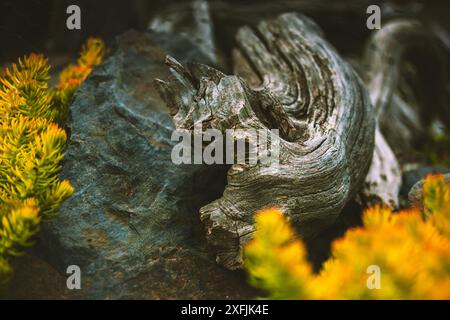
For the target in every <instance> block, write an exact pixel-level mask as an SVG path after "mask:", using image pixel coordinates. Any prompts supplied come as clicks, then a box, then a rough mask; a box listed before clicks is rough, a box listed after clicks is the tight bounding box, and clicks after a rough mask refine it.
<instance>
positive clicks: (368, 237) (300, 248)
mask: <svg viewBox="0 0 450 320" xmlns="http://www.w3.org/2000/svg"><path fill="white" fill-rule="evenodd" d="M423 191H424V207H423V209H419V208H411V209H409V210H405V211H401V212H398V213H394V212H393V211H392V210H391V209H389V208H386V207H382V206H374V207H372V208H369V209H367V210H366V211H365V212H364V215H363V226H362V227H360V228H355V229H351V230H349V231H347V233H346V234H345V236H344V237H343V238H341V239H338V240H335V241H334V242H333V244H332V249H331V258H330V259H329V260H328V261H326V262H325V264H324V266H323V268H322V270H321V272H320V273H319V274H314V273H313V272H312V269H311V266H310V264H309V262H308V261H307V259H306V250H305V247H304V245H303V243H302V241H301V240H299V239H297V238H296V237H295V233H294V231H293V229H292V228H291V226H290V224H289V221H288V220H287V219H286V218H285V217H284V216H283V214H282V212H281V211H280V210H278V209H276V208H273V209H266V210H262V211H260V212H259V213H257V214H256V219H255V220H256V232H255V236H254V238H253V240H252V241H251V242H250V243H249V244H248V245H247V246H246V248H245V259H244V261H245V268H246V270H247V271H248V273H249V276H250V281H251V283H252V284H253V285H255V286H257V287H259V288H261V289H263V290H265V291H267V292H268V293H269V296H268V297H269V298H271V299H450V184H449V183H448V182H445V180H444V178H443V177H442V176H430V177H428V178H427V179H426V180H425V182H424V184H423ZM371 266H375V267H376V268H378V269H379V271H380V274H379V277H380V282H379V287H375V288H374V287H371V286H369V285H368V281H369V280H370V277H371V276H372V273H371V272H368V270H370V269H369V268H370V267H371Z"/></svg>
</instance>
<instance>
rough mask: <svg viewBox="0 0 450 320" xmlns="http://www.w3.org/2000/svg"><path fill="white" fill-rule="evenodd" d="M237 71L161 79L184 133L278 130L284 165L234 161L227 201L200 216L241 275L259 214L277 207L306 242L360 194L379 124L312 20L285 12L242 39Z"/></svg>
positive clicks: (197, 68)
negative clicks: (201, 127) (203, 129)
mask: <svg viewBox="0 0 450 320" xmlns="http://www.w3.org/2000/svg"><path fill="white" fill-rule="evenodd" d="M237 44H238V46H237V49H236V50H235V69H236V73H237V74H239V75H241V76H242V77H245V78H246V80H247V81H246V80H244V79H242V78H241V77H238V76H227V75H225V74H223V73H221V72H220V71H218V70H215V69H213V68H210V67H207V66H204V65H188V68H187V69H186V68H185V67H183V66H181V65H180V64H178V63H177V62H176V61H174V60H173V59H170V58H169V59H168V64H169V66H170V67H171V70H172V72H173V77H172V78H171V79H169V81H168V82H165V81H162V80H157V81H156V84H157V87H158V89H159V91H160V94H161V96H162V97H163V99H165V101H166V103H167V104H168V106H169V108H170V109H171V110H172V115H173V119H174V123H175V125H176V127H177V128H186V129H192V128H193V127H194V126H195V124H196V123H198V122H200V121H202V122H203V124H205V123H206V124H207V127H210V128H215V129H219V130H222V131H223V130H225V129H232V128H234V129H259V128H268V129H272V128H278V129H280V138H281V141H280V163H279V165H276V166H273V165H265V164H262V163H258V164H256V165H250V164H244V165H242V164H234V165H232V166H231V168H230V169H229V171H228V184H227V186H226V188H225V191H224V193H223V196H222V197H221V198H220V199H217V200H216V201H213V202H212V203H210V204H208V205H206V206H204V207H203V208H201V210H200V216H201V220H202V221H203V222H204V223H205V226H206V229H207V240H208V242H209V243H210V244H211V246H212V247H213V248H214V250H215V253H216V256H217V261H218V262H219V263H221V264H223V265H224V266H226V267H227V268H230V269H236V268H239V267H240V266H241V263H242V247H243V245H244V244H245V243H246V242H247V241H248V240H249V238H250V237H251V234H252V232H253V231H254V227H253V215H254V213H255V212H256V211H258V210H260V209H261V208H264V207H269V206H277V207H280V208H282V209H283V211H284V213H285V214H286V215H287V216H289V217H290V218H291V219H292V221H293V223H294V225H295V226H296V227H297V229H298V231H299V232H300V234H301V235H302V236H303V237H311V236H313V235H315V234H317V233H319V232H320V231H321V230H323V229H324V228H326V227H327V226H329V225H330V224H332V223H333V222H334V221H335V219H336V217H337V216H338V215H339V213H340V211H341V210H342V208H343V206H344V205H345V204H346V202H347V201H348V200H349V199H351V198H352V197H353V196H354V195H355V193H356V192H357V191H359V190H360V188H361V186H362V183H363V181H364V178H365V176H366V173H367V170H368V168H369V165H370V163H371V157H372V152H373V146H374V128H375V119H374V113H373V110H372V106H371V104H370V101H369V96H368V94H367V93H366V91H365V89H364V85H363V84H362V81H361V80H360V79H359V77H358V76H357V75H356V73H355V72H354V70H353V69H352V68H351V67H350V65H349V64H348V63H346V62H345V61H343V60H342V59H341V58H340V57H339V56H338V54H337V53H336V52H335V50H334V49H333V48H332V47H331V46H330V45H329V44H328V43H327V42H326V41H325V40H324V39H323V38H322V36H321V32H320V30H319V28H318V27H317V26H316V25H315V24H314V23H313V22H312V21H311V20H309V19H308V18H306V17H303V16H300V15H297V14H284V15H281V16H279V17H278V18H276V19H273V20H268V21H263V22H261V23H259V24H258V26H257V29H256V30H252V29H250V28H248V27H243V28H241V29H240V30H239V32H238V35H237Z"/></svg>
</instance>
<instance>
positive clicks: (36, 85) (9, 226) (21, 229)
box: [0, 38, 105, 284]
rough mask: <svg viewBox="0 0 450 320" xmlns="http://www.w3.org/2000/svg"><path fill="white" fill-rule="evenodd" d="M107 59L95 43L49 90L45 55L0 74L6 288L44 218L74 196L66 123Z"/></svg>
mask: <svg viewBox="0 0 450 320" xmlns="http://www.w3.org/2000/svg"><path fill="white" fill-rule="evenodd" d="M104 55H105V49H104V44H103V42H102V41H101V40H99V39H94V38H92V39H89V40H88V41H87V43H86V45H85V46H84V47H83V50H82V52H81V55H80V58H79V59H78V63H77V65H70V66H68V67H67V68H66V69H64V70H63V71H62V72H61V76H60V79H59V83H58V84H57V85H56V86H55V87H53V88H50V87H49V81H50V76H49V70H50V66H49V64H48V61H47V59H45V58H44V57H43V56H42V55H39V54H30V55H29V56H26V57H24V58H23V59H19V61H18V63H17V64H13V65H12V66H11V67H10V68H6V69H5V70H4V71H2V72H0V284H4V283H6V282H7V280H8V279H9V278H10V276H11V274H12V268H11V266H10V265H9V262H8V259H9V257H10V256H17V255H20V254H22V251H21V249H22V248H23V247H27V246H29V245H31V244H32V242H31V239H32V237H33V236H34V235H35V234H36V232H37V231H38V229H39V223H40V221H41V217H43V216H51V215H53V214H56V213H57V211H58V208H59V206H60V205H61V203H62V202H63V201H64V200H65V199H67V198H68V197H69V196H70V195H71V194H72V192H73V188H72V186H71V185H70V183H69V182H68V181H66V180H64V181H61V180H59V178H58V173H59V172H60V170H61V165H60V161H61V160H62V158H63V152H64V147H65V143H66V139H67V136H66V132H65V131H64V129H62V128H61V127H60V126H59V124H58V123H60V122H62V121H63V120H64V119H65V116H66V113H67V110H68V106H69V103H70V100H71V98H72V95H73V93H74V92H75V90H76V88H78V86H79V85H80V84H81V83H82V82H83V81H84V80H85V79H86V77H87V76H88V75H89V73H90V72H91V70H92V68H93V67H94V66H95V65H97V64H99V63H100V62H101V61H102V60H103V58H104Z"/></svg>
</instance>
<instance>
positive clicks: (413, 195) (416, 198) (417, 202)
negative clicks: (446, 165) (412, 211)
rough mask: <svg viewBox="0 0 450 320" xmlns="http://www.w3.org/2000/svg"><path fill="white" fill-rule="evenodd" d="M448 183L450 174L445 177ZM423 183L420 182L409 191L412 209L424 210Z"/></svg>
mask: <svg viewBox="0 0 450 320" xmlns="http://www.w3.org/2000/svg"><path fill="white" fill-rule="evenodd" d="M444 179H445V182H446V183H450V174H446V175H444ZM423 181H424V180H420V181H418V182H417V183H416V184H415V185H414V186H413V187H412V188H411V190H410V191H409V193H408V200H409V204H410V205H411V206H412V207H416V208H421V209H422V208H423Z"/></svg>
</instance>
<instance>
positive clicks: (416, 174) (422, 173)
mask: <svg viewBox="0 0 450 320" xmlns="http://www.w3.org/2000/svg"><path fill="white" fill-rule="evenodd" d="M437 173H443V174H445V173H450V169H449V168H445V167H440V166H436V167H431V166H422V167H418V168H417V169H413V170H408V171H405V172H403V175H402V187H401V189H400V196H401V197H403V198H406V199H407V198H408V193H409V191H410V190H411V188H412V187H413V186H414V185H415V184H417V182H419V181H421V180H422V179H425V177H426V176H427V175H429V174H437Z"/></svg>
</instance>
